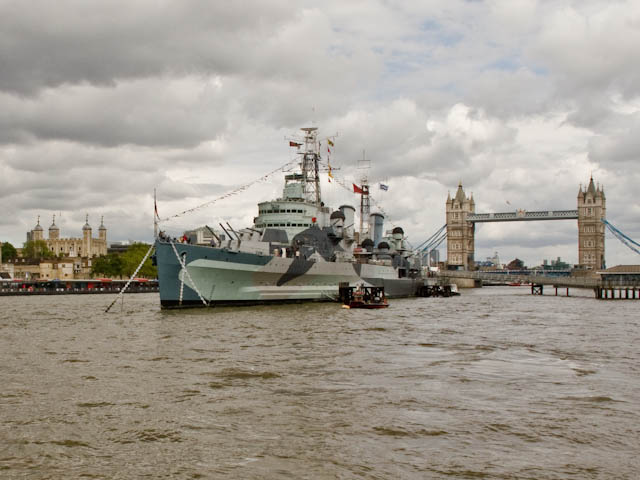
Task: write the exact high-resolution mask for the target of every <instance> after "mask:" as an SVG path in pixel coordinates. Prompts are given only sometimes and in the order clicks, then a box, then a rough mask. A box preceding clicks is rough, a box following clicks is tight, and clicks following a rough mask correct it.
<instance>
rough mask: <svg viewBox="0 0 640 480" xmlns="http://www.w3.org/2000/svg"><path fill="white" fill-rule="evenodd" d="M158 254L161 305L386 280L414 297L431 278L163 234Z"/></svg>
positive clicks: (392, 289) (326, 291)
mask: <svg viewBox="0 0 640 480" xmlns="http://www.w3.org/2000/svg"><path fill="white" fill-rule="evenodd" d="M174 246H175V249H176V250H175V251H174ZM176 252H177V253H178V255H179V256H180V257H182V258H184V262H185V266H186V269H187V271H188V275H187V274H186V272H185V271H184V269H183V268H182V266H181V265H180V262H179V260H178V258H177V256H176ZM155 257H156V263H157V266H158V280H159V283H160V289H159V290H160V302H161V306H162V308H177V307H198V306H200V307H202V306H205V303H206V305H210V306H213V305H252V304H262V303H288V302H306V301H316V302H319V301H335V300H336V299H337V296H338V286H339V284H340V283H341V282H348V283H349V284H350V285H352V286H353V285H357V284H360V283H364V284H365V285H373V286H381V287H384V288H385V293H386V295H387V296H388V297H410V296H415V295H416V294H417V293H418V291H419V289H420V287H421V286H422V285H425V284H426V280H425V279H422V278H398V272H397V270H396V269H394V268H393V267H391V266H385V265H371V264H359V263H350V262H344V263H342V262H326V261H311V260H305V259H302V258H282V257H275V256H270V255H260V254H253V253H247V252H236V251H233V250H229V249H225V248H217V247H208V246H200V245H191V244H186V243H176V244H174V245H172V244H171V243H169V242H166V241H163V240H157V241H156V254H155ZM200 297H202V299H204V302H203V300H202V299H201V298H200Z"/></svg>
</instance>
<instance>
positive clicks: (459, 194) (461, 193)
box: [456, 182, 466, 203]
mask: <svg viewBox="0 0 640 480" xmlns="http://www.w3.org/2000/svg"><path fill="white" fill-rule="evenodd" d="M465 200H466V199H465V198H464V190H463V189H462V182H460V183H459V184H458V191H457V192H456V202H458V203H462V202H464V201H465Z"/></svg>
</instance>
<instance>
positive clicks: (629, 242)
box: [602, 218, 640, 255]
mask: <svg viewBox="0 0 640 480" xmlns="http://www.w3.org/2000/svg"><path fill="white" fill-rule="evenodd" d="M602 223H604V224H605V225H606V227H607V228H608V229H609V231H610V232H611V233H613V236H614V237H616V238H617V239H618V240H620V241H621V242H622V243H624V244H625V245H626V246H627V247H629V248H630V249H631V250H633V251H634V252H636V253H637V254H638V255H640V243H638V242H636V241H635V240H633V239H632V238H630V237H628V236H627V235H625V234H624V233H622V232H621V231H620V230H618V229H617V228H616V227H614V226H613V225H612V224H610V223H609V222H608V221H607V220H605V219H604V218H603V219H602Z"/></svg>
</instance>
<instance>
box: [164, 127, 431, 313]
mask: <svg viewBox="0 0 640 480" xmlns="http://www.w3.org/2000/svg"><path fill="white" fill-rule="evenodd" d="M302 137H303V139H302V141H301V142H299V143H294V142H290V145H292V146H296V147H297V148H298V155H299V158H300V161H299V163H298V166H299V170H298V171H296V172H295V173H288V174H286V175H285V179H284V180H285V183H284V188H283V192H282V196H281V197H279V198H277V199H274V200H271V201H265V202H261V203H259V204H258V215H257V216H256V217H255V218H254V222H253V225H252V226H251V227H247V228H243V229H240V230H236V229H233V228H232V227H231V225H229V224H227V227H228V228H225V226H224V225H222V224H220V226H221V227H222V229H223V231H224V232H225V233H224V234H216V233H215V232H214V231H213V229H210V228H209V227H207V229H209V231H210V232H211V235H212V237H211V239H210V240H207V241H202V240H199V239H198V238H197V237H193V238H188V240H189V241H188V242H176V241H174V240H172V239H171V238H168V237H166V236H158V237H157V238H156V242H155V249H156V251H155V255H154V261H155V264H156V265H157V267H158V280H159V284H160V302H161V306H162V308H177V307H196V306H213V305H249V304H263V303H285V302H303V301H336V300H337V299H338V295H339V286H340V285H348V286H350V287H356V286H358V285H362V286H363V287H364V288H369V289H371V288H375V289H382V291H383V292H384V294H385V298H386V297H389V298H392V297H411V296H422V294H421V292H425V291H426V289H427V287H430V286H433V285H436V284H437V279H435V278H432V277H427V275H426V272H425V269H424V268H423V266H422V264H421V255H420V254H419V253H417V252H414V251H412V250H411V249H410V248H408V246H407V243H406V240H405V238H404V231H403V229H402V228H400V227H395V228H393V229H392V230H391V231H387V232H386V233H385V232H384V231H383V220H384V217H383V216H382V215H381V214H379V213H374V214H371V215H369V211H368V205H369V198H368V195H369V187H368V185H367V184H366V182H363V183H362V185H360V186H357V189H356V186H355V185H354V191H355V192H356V193H360V196H361V199H360V200H361V201H360V227H361V228H360V231H355V228H354V224H355V212H356V209H355V208H354V207H353V206H351V205H342V206H341V207H339V208H338V209H336V210H331V209H330V208H329V207H328V206H326V205H325V204H324V202H323V201H322V197H321V190H320V174H319V172H320V171H321V168H322V163H321V160H322V159H321V155H320V141H319V140H318V136H317V129H316V128H303V129H302ZM363 225H364V226H365V228H363Z"/></svg>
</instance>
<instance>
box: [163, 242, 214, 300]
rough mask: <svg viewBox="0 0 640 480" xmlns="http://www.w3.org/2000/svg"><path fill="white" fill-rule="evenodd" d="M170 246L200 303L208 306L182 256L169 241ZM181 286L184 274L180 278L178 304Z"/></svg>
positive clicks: (182, 285)
mask: <svg viewBox="0 0 640 480" xmlns="http://www.w3.org/2000/svg"><path fill="white" fill-rule="evenodd" d="M171 247H172V248H173V252H174V253H175V254H176V258H177V259H178V262H179V263H180V266H181V267H182V269H183V270H184V273H186V274H187V278H188V279H189V281H190V282H191V285H193V289H194V290H195V291H196V293H197V294H198V296H199V297H200V300H202V303H203V304H204V306H205V307H208V306H209V304H208V303H207V301H206V300H205V299H204V298H203V297H202V295H201V294H200V290H198V286H197V285H196V282H194V281H193V278H191V274H190V273H189V270H187V266H186V264H185V262H184V260H183V259H182V257H181V256H180V254H179V253H178V249H177V248H176V244H175V243H173V242H171ZM183 287H184V275H183V276H182V278H181V279H180V299H179V302H178V304H179V305H182V290H183Z"/></svg>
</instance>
